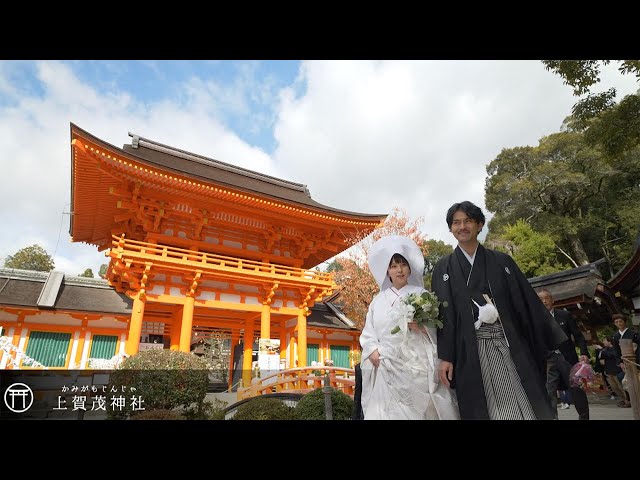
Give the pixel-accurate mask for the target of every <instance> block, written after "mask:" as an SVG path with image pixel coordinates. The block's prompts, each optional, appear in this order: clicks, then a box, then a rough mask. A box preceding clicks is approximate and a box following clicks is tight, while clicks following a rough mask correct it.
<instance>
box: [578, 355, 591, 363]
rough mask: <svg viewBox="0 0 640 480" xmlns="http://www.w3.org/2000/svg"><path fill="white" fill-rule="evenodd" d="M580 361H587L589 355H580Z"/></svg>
mask: <svg viewBox="0 0 640 480" xmlns="http://www.w3.org/2000/svg"><path fill="white" fill-rule="evenodd" d="M580 361H581V362H582V363H589V357H588V356H587V355H580Z"/></svg>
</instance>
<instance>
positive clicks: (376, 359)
mask: <svg viewBox="0 0 640 480" xmlns="http://www.w3.org/2000/svg"><path fill="white" fill-rule="evenodd" d="M369 360H371V363H372V364H373V366H374V367H376V368H378V365H380V352H378V350H377V349H376V350H374V351H373V352H371V355H369Z"/></svg>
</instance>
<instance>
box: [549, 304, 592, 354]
mask: <svg viewBox="0 0 640 480" xmlns="http://www.w3.org/2000/svg"><path fill="white" fill-rule="evenodd" d="M553 316H554V318H555V319H556V322H558V325H560V328H562V331H563V332H564V333H565V335H566V336H567V341H566V342H562V343H561V344H560V346H559V347H558V350H560V352H561V353H562V356H563V357H564V358H565V360H566V361H567V362H569V363H570V364H571V365H575V364H576V363H578V355H577V354H576V345H577V346H578V347H579V348H580V354H581V355H586V356H587V357H588V356H589V350H587V342H586V341H585V339H584V335H583V334H582V332H581V331H580V328H578V324H577V323H576V321H575V319H574V318H573V316H572V315H571V314H570V313H569V312H567V311H566V310H559V309H557V308H554V309H553ZM572 336H573V339H574V340H575V344H574V343H573V341H572V340H571V337H572Z"/></svg>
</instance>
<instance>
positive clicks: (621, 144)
mask: <svg viewBox="0 0 640 480" xmlns="http://www.w3.org/2000/svg"><path fill="white" fill-rule="evenodd" d="M610 62H611V61H610V60H543V61H542V63H543V64H544V65H545V67H546V69H547V70H551V71H552V72H554V73H556V74H557V75H559V76H560V77H562V78H563V79H564V83H565V84H567V85H569V86H570V87H572V88H573V94H574V95H575V96H577V97H580V96H584V95H587V96H586V98H583V99H581V100H579V101H578V102H577V103H576V104H575V105H574V106H573V109H572V116H571V117H570V118H569V119H568V120H567V121H566V123H567V125H568V126H569V127H570V128H572V129H575V130H578V131H582V132H584V133H585V139H586V140H587V142H588V143H589V144H590V145H592V146H593V145H600V146H601V147H602V148H603V151H604V152H605V153H606V154H607V155H608V156H610V157H612V158H615V157H617V156H619V155H621V154H622V153H624V152H625V151H627V150H630V149H633V148H635V147H637V146H638V145H640V95H639V94H638V93H640V92H638V93H636V94H634V95H627V96H625V97H624V98H623V99H622V100H621V101H620V102H619V103H616V101H615V97H616V94H617V92H616V89H615V88H610V89H609V90H607V91H605V92H599V93H593V92H592V88H593V87H594V86H595V85H597V84H598V83H599V82H600V70H601V68H602V67H603V66H605V65H608V64H609V63H610ZM617 63H618V65H619V66H618V71H619V72H620V73H621V74H623V75H626V74H632V75H635V76H636V78H637V79H638V80H640V61H639V60H617Z"/></svg>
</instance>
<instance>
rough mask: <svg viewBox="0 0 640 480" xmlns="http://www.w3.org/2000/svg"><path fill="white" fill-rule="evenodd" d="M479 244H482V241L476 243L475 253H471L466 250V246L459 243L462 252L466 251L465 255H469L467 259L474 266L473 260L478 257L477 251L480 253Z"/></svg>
mask: <svg viewBox="0 0 640 480" xmlns="http://www.w3.org/2000/svg"><path fill="white" fill-rule="evenodd" d="M478 245H480V243H476V249H475V250H474V251H473V255H469V254H468V253H467V252H466V250H465V249H464V248H462V245H460V244H458V247H460V250H462V253H464V256H465V257H467V260H469V263H470V264H471V265H472V266H473V261H474V260H475V259H476V253H478Z"/></svg>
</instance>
